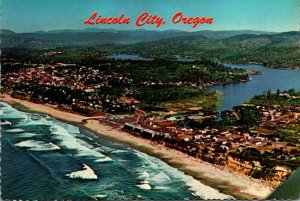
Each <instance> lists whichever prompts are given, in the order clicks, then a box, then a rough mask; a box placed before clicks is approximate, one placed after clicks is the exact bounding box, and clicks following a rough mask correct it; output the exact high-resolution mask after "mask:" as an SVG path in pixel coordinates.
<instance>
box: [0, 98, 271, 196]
mask: <svg viewBox="0 0 300 201" xmlns="http://www.w3.org/2000/svg"><path fill="white" fill-rule="evenodd" d="M1 101H3V102H6V103H8V104H10V105H12V106H16V105H21V106H22V107H24V108H23V109H21V110H23V111H26V112H38V113H43V114H47V115H49V116H51V117H53V118H56V119H58V120H61V121H63V122H67V123H69V124H73V125H75V126H78V127H80V128H83V129H87V130H89V131H91V132H93V133H94V134H95V135H97V136H101V137H105V138H107V139H110V140H112V141H115V142H119V143H122V144H126V145H128V146H130V147H132V148H134V149H137V150H139V151H141V152H144V153H146V154H148V155H151V156H154V157H157V158H159V159H161V160H162V161H164V162H166V163H167V164H169V165H170V166H172V167H174V168H177V169H179V170H180V171H183V172H184V173H185V174H187V175H190V176H192V177H194V178H195V179H197V180H199V181H201V182H202V183H203V184H205V185H208V186H210V187H213V188H216V189H218V190H219V191H220V192H221V193H225V194H229V195H232V196H233V197H235V198H237V199H254V198H256V199H264V198H266V197H267V196H268V195H269V194H270V193H271V192H272V191H273V189H272V188H271V187H269V186H268V185H267V184H266V183H264V182H263V181H261V180H257V179H253V178H250V177H248V176H246V175H242V174H239V173H232V172H229V171H228V170H224V169H222V167H219V166H216V165H213V164H210V163H207V162H203V161H201V160H200V159H196V158H193V157H191V156H188V155H186V154H184V153H182V152H179V151H177V150H173V149H170V148H166V147H164V146H163V145H159V144H157V143H154V142H152V141H150V140H146V139H143V138H139V137H135V136H133V135H130V134H129V133H127V132H124V131H122V130H121V129H120V128H113V127H112V126H108V125H106V124H103V123H100V122H99V121H98V120H93V119H91V120H85V121H82V120H83V119H86V118H87V117H86V116H83V115H79V114H75V113H70V112H66V111H61V110H58V109H55V108H53V107H51V106H49V105H41V104H36V103H32V102H29V101H26V100H20V99H15V98H12V97H10V96H9V95H6V94H1ZM18 109H19V108H18Z"/></svg>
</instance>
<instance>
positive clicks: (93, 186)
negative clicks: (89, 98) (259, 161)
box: [0, 102, 233, 200]
mask: <svg viewBox="0 0 300 201" xmlns="http://www.w3.org/2000/svg"><path fill="white" fill-rule="evenodd" d="M0 107H1V108H0V109H1V111H2V112H1V113H2V115H1V135H2V136H1V146H2V150H1V191H2V192H1V193H2V195H1V197H2V199H10V200H12V199H22V200H45V199H48V200H61V199H68V200H120V199H122V200H144V199H147V200H149V199H151V200H178V199H181V200H183V199H186V200H187V199H200V200H201V199H233V197H231V196H229V195H225V194H223V193H220V192H219V191H218V190H216V189H214V188H211V187H209V186H207V185H204V184H203V183H201V182H200V181H198V180H196V179H194V178H193V177H191V176H188V175H186V174H184V173H183V172H181V171H179V170H177V169H176V168H173V167H171V166H169V165H168V164H166V163H165V162H163V161H161V160H160V159H158V158H155V157H152V156H149V155H147V154H144V153H142V152H140V151H137V150H134V149H132V148H130V147H129V146H127V145H123V144H119V143H115V142H113V141H110V140H108V139H105V138H102V137H98V136H96V135H95V134H93V133H91V132H89V131H87V130H84V129H80V128H78V127H76V126H73V125H70V124H67V123H64V122H61V121H58V120H56V119H54V118H52V117H50V116H47V115H44V114H37V113H28V112H22V111H19V110H17V109H15V108H13V107H11V106H10V105H8V104H6V103H2V102H1V103H0Z"/></svg>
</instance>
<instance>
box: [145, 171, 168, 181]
mask: <svg viewBox="0 0 300 201" xmlns="http://www.w3.org/2000/svg"><path fill="white" fill-rule="evenodd" d="M149 180H151V181H154V182H157V183H161V182H165V181H170V180H171V178H170V177H169V176H168V175H167V174H166V173H164V172H163V171H160V172H159V173H158V174H156V175H155V176H154V177H151V178H150V179H149Z"/></svg>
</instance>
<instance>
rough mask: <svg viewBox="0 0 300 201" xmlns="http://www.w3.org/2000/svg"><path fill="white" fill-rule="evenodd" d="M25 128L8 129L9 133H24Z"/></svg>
mask: <svg viewBox="0 0 300 201" xmlns="http://www.w3.org/2000/svg"><path fill="white" fill-rule="evenodd" d="M24 131H25V130H24V129H22V128H12V129H8V130H6V132H7V133H22V132H24Z"/></svg>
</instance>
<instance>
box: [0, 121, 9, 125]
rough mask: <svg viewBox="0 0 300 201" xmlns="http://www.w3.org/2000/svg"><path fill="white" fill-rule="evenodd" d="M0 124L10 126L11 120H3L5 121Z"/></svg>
mask: <svg viewBox="0 0 300 201" xmlns="http://www.w3.org/2000/svg"><path fill="white" fill-rule="evenodd" d="M0 125H1V126H10V125H11V122H10V121H7V120H5V121H3V122H1V123H0Z"/></svg>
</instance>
